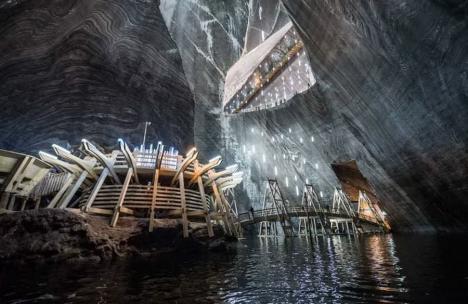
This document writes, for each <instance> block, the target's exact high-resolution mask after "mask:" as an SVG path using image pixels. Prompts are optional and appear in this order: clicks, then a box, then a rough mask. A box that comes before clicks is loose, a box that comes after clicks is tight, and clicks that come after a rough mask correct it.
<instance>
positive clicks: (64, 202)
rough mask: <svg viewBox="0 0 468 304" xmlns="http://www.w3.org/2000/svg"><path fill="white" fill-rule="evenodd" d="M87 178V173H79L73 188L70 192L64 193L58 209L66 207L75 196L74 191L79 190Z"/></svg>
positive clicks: (84, 171)
mask: <svg viewBox="0 0 468 304" xmlns="http://www.w3.org/2000/svg"><path fill="white" fill-rule="evenodd" d="M87 176H88V171H86V170H83V172H81V174H80V176H79V177H78V180H77V181H76V182H75V184H74V185H73V187H71V188H70V190H69V191H68V192H67V193H66V195H65V197H64V198H63V199H62V201H61V202H60V204H59V208H60V209H64V208H66V207H67V206H68V204H69V203H70V201H71V199H72V198H73V196H74V195H75V193H76V191H78V189H80V187H81V184H83V182H84V181H85V179H86V177H87Z"/></svg>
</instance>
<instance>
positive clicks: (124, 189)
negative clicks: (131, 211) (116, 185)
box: [111, 167, 133, 227]
mask: <svg viewBox="0 0 468 304" xmlns="http://www.w3.org/2000/svg"><path fill="white" fill-rule="evenodd" d="M132 176H133V169H132V168H131V167H129V168H128V171H127V176H126V177H125V181H124V183H123V184H122V190H121V191H120V196H119V200H118V201H117V205H116V206H115V209H114V215H113V216H112V220H111V226H112V227H115V226H116V225H117V221H118V220H119V215H120V208H121V207H122V205H123V203H124V200H125V195H126V194H127V190H128V185H130V181H131V179H132Z"/></svg>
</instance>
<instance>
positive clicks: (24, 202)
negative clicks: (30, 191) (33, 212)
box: [21, 197, 28, 211]
mask: <svg viewBox="0 0 468 304" xmlns="http://www.w3.org/2000/svg"><path fill="white" fill-rule="evenodd" d="M22 200H23V201H22V202H21V211H24V209H25V208H26V202H27V201H28V199H27V198H26V197H23V198H22Z"/></svg>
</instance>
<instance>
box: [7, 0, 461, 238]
mask: <svg viewBox="0 0 468 304" xmlns="http://www.w3.org/2000/svg"><path fill="white" fill-rule="evenodd" d="M467 10H468V7H467V4H466V1H463V0H428V1H412V0H411V1H410V0H387V1H378V0H357V1H348V0H334V1H329V0H307V1H306V0H302V1H301V0H283V1H282V2H280V1H271V0H244V1H227V0H226V1H209V0H161V1H160V3H159V2H158V1H143V0H132V1H130V0H129V1H123V0H113V1H103V0H85V1H72V0H63V1H8V2H2V3H1V4H0V37H1V38H2V43H1V44H0V51H1V54H2V56H1V57H0V79H1V82H0V104H1V106H2V114H3V115H2V118H1V120H0V130H1V132H2V133H1V134H0V147H2V148H7V149H16V150H18V149H19V150H22V151H35V150H37V149H40V148H43V147H44V146H48V145H49V144H50V143H51V142H59V143H69V144H71V145H73V144H74V143H77V142H78V140H79V138H81V137H83V136H89V137H92V139H95V140H96V141H100V142H103V143H104V144H109V145H110V144H112V143H113V141H114V139H115V138H116V137H119V136H127V137H129V138H130V141H132V142H136V143H139V142H138V141H139V140H140V137H141V134H142V131H143V124H144V121H145V120H149V121H152V122H153V124H152V128H151V130H150V137H152V138H153V139H155V138H156V137H158V138H162V139H164V140H165V141H170V143H171V144H174V145H176V146H177V147H178V148H179V149H183V148H184V146H185V145H187V144H190V143H192V142H194V143H195V144H196V145H197V146H198V147H199V148H200V150H201V154H202V156H203V157H204V158H206V159H209V158H211V157H212V156H214V155H216V154H218V153H219V152H220V151H221V152H222V154H223V156H224V158H225V159H226V160H227V161H228V162H232V161H237V162H239V163H240V164H241V166H242V167H243V170H244V172H245V176H246V179H245V182H244V184H243V188H242V189H241V190H240V191H239V193H237V195H238V201H239V202H240V203H241V204H242V206H243V207H244V208H248V206H250V204H252V205H254V206H259V205H260V198H261V195H262V192H263V181H264V180H265V179H266V177H268V176H275V171H276V172H278V173H277V174H276V177H277V178H278V180H279V181H280V183H281V185H282V187H283V189H284V191H285V192H286V193H287V196H288V199H289V200H291V201H292V200H296V199H297V196H296V189H295V187H296V186H298V188H300V187H301V185H302V184H303V183H304V182H306V181H308V182H311V183H313V184H314V185H315V186H316V187H317V188H318V189H319V190H320V191H321V192H322V193H323V196H324V199H326V198H327V197H328V196H329V195H330V193H331V191H332V189H333V187H335V186H337V185H338V184H339V181H338V180H337V178H336V176H335V174H334V172H333V170H332V169H331V166H330V165H331V163H333V162H346V161H349V160H356V162H357V164H358V166H359V169H360V170H361V172H362V173H363V174H364V176H365V177H366V178H367V179H368V181H369V183H370V184H371V185H372V187H373V188H374V190H375V192H376V194H377V195H378V196H379V198H380V200H381V201H382V204H383V209H384V210H385V211H386V212H387V214H388V215H389V217H390V220H391V221H392V224H393V227H394V228H396V229H399V230H406V231H454V230H466V229H467V228H468V224H467V222H466V218H468V204H467V202H466V197H467V195H468V186H467V177H466V176H467V173H468V172H467V171H468V169H467V168H468V154H467V142H468V98H467V95H468V57H467V56H468V55H467V54H468V52H467V45H468V35H466V33H467V32H468V18H467V17H468V12H467ZM289 20H291V21H292V22H293V23H294V24H295V26H296V29H297V30H298V32H299V34H300V36H301V37H302V40H303V41H304V43H305V48H306V50H307V53H308V57H309V60H310V64H311V67H312V70H313V71H314V76H315V77H316V79H317V84H316V85H315V86H314V87H312V88H311V89H310V90H308V91H307V92H305V93H303V94H300V95H297V96H296V97H294V99H295V100H294V102H291V103H288V105H287V106H285V107H283V108H280V109H276V110H266V111H259V112H255V113H245V114H240V115H237V116H232V115H229V116H226V115H223V113H222V109H221V97H222V92H223V86H224V78H225V75H226V72H227V70H228V69H229V67H230V66H232V65H233V64H234V63H235V62H236V61H237V60H238V59H239V58H240V56H241V55H242V54H243V53H245V52H247V51H249V50H251V49H253V48H254V47H255V46H256V45H258V43H259V42H260V41H261V40H262V39H263V36H265V37H268V36H269V35H271V34H272V33H273V32H274V31H275V29H278V28H280V27H281V26H283V25H284V24H286V23H287V22H288V21H289ZM192 96H193V97H192ZM83 134H84V135H83ZM275 167H276V170H275ZM286 184H287V187H286Z"/></svg>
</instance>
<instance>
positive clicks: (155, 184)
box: [149, 156, 159, 232]
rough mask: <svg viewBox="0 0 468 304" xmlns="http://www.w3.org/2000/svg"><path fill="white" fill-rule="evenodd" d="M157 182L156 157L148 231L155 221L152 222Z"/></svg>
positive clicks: (152, 227) (150, 230) (153, 226)
mask: <svg viewBox="0 0 468 304" xmlns="http://www.w3.org/2000/svg"><path fill="white" fill-rule="evenodd" d="M156 157H157V156H156ZM158 182H159V168H158V166H157V159H156V170H155V171H154V178H153V197H152V199H151V210H150V221H149V232H153V230H154V228H155V225H156V223H155V222H154V213H155V212H156V210H155V209H156V199H157V197H158Z"/></svg>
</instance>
